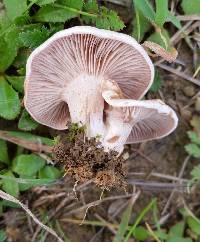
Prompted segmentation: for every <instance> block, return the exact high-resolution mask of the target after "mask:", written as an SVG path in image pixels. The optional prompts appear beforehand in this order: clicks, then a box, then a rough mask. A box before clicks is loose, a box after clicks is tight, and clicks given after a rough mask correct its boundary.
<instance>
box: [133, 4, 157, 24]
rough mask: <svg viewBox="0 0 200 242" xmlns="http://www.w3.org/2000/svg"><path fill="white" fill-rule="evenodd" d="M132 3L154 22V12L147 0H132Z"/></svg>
mask: <svg viewBox="0 0 200 242" xmlns="http://www.w3.org/2000/svg"><path fill="white" fill-rule="evenodd" d="M133 3H134V4H135V6H136V7H137V8H138V9H139V10H140V11H141V12H142V13H143V15H144V16H145V17H146V18H147V19H148V20H150V21H152V22H155V16H156V13H155V11H154V10H153V7H152V6H151V4H150V3H149V1H148V0H133Z"/></svg>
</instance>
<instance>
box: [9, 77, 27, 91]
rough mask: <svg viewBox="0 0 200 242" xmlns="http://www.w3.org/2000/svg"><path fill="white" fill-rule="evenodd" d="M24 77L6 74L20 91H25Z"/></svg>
mask: <svg viewBox="0 0 200 242" xmlns="http://www.w3.org/2000/svg"><path fill="white" fill-rule="evenodd" d="M24 79H25V77H24V76H6V80H7V81H8V82H9V83H10V84H11V85H12V87H13V88H14V89H15V90H16V91H18V92H20V93H23V91H24Z"/></svg>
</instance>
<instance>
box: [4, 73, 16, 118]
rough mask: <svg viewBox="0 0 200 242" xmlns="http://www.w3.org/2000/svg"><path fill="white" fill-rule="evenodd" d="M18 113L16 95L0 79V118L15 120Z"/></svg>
mask: <svg viewBox="0 0 200 242" xmlns="http://www.w3.org/2000/svg"><path fill="white" fill-rule="evenodd" d="M19 112H20V100H19V96H18V93H17V92H16V91H15V90H14V89H13V88H12V87H11V86H10V85H9V84H8V83H7V81H6V80H5V79H4V78H3V77H0V116H1V117H3V118H5V119H15V118H16V117H17V116H18V114H19Z"/></svg>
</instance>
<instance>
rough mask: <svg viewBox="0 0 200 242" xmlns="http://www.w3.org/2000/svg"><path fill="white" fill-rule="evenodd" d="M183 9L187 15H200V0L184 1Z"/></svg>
mask: <svg viewBox="0 0 200 242" xmlns="http://www.w3.org/2000/svg"><path fill="white" fill-rule="evenodd" d="M181 7H182V9H183V11H184V12H185V14H200V0H182V3H181Z"/></svg>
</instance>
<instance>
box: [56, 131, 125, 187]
mask: <svg viewBox="0 0 200 242" xmlns="http://www.w3.org/2000/svg"><path fill="white" fill-rule="evenodd" d="M53 157H54V159H55V160H57V161H58V162H60V163H62V164H63V166H64V168H65V171H66V174H67V175H71V176H72V177H73V178H74V179H75V180H76V181H78V182H81V183H82V182H86V181H88V180H91V179H93V181H94V183H95V184H96V185H97V186H100V187H101V188H103V189H108V190H109V189H110V188H111V187H125V180H124V177H125V173H126V172H125V171H124V166H123V162H124V159H123V158H122V157H118V153H117V152H115V151H110V152H105V151H104V149H103V147H101V144H100V142H99V141H98V138H90V139H89V138H87V137H85V132H84V130H83V129H82V130H80V129H79V128H75V127H72V128H70V129H69V131H68V133H67V134H65V136H63V137H61V138H60V141H59V142H58V144H56V145H55V146H54V148H53Z"/></svg>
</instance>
